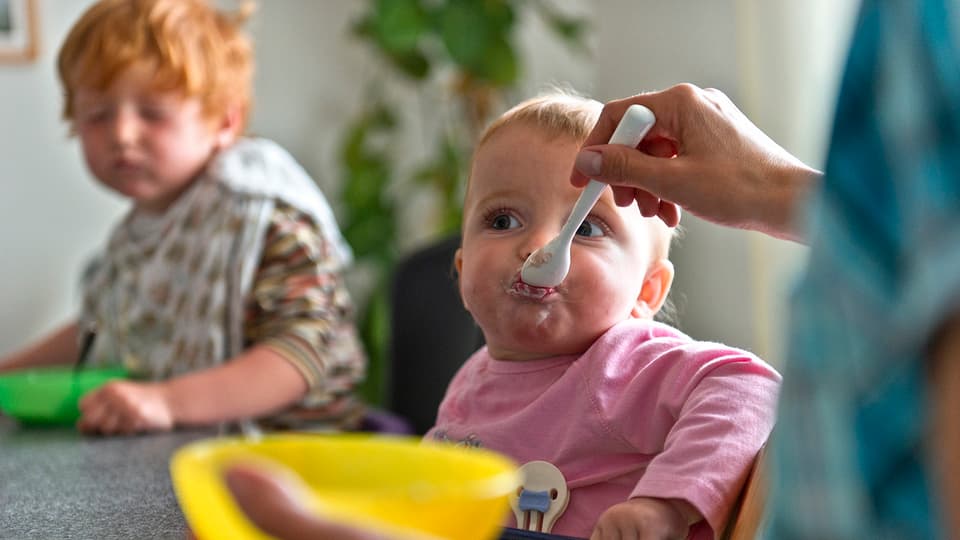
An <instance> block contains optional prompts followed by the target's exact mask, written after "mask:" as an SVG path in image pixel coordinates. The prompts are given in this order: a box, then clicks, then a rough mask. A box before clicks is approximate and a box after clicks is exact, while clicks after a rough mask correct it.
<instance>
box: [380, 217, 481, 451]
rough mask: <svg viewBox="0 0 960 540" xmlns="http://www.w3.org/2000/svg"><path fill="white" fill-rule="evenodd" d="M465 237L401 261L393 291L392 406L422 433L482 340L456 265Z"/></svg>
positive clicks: (389, 385) (389, 386) (389, 384)
mask: <svg viewBox="0 0 960 540" xmlns="http://www.w3.org/2000/svg"><path fill="white" fill-rule="evenodd" d="M459 247H460V236H459V235H457V236H451V237H448V238H444V239H442V240H440V241H438V242H436V243H434V244H431V245H429V246H427V247H425V248H422V249H420V250H418V251H415V252H414V253H412V254H410V255H409V256H407V257H406V258H405V259H403V260H402V261H400V263H399V264H397V267H396V270H395V272H394V276H393V282H392V290H391V297H390V299H391V308H390V309H391V315H390V322H391V328H390V333H391V338H390V348H389V361H388V366H387V368H388V373H387V389H388V391H387V394H388V396H387V405H388V407H389V409H390V410H391V411H393V412H394V413H396V414H399V415H400V416H402V417H404V418H405V419H407V420H408V421H409V422H410V423H411V424H412V425H413V428H414V430H415V431H416V432H417V433H419V434H423V433H426V431H427V430H428V429H430V428H431V427H433V424H434V422H435V421H436V415H437V408H438V407H439V406H440V401H441V400H442V399H443V395H444V393H445V392H446V389H447V385H448V384H449V383H450V380H451V379H453V376H454V374H456V372H457V369H459V368H460V366H461V365H463V363H464V362H465V361H466V360H467V358H469V357H470V355H471V354H473V352H474V351H476V350H477V349H478V348H480V346H482V345H483V334H482V333H481V332H480V328H479V327H477V325H476V323H474V322H473V318H472V317H471V316H470V313H468V312H467V310H466V309H464V307H463V302H461V300H460V292H459V289H458V287H457V280H456V276H455V275H454V274H455V272H454V269H453V256H454V254H455V253H456V251H457V248H459Z"/></svg>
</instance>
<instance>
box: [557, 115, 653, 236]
mask: <svg viewBox="0 0 960 540" xmlns="http://www.w3.org/2000/svg"><path fill="white" fill-rule="evenodd" d="M655 121H656V118H655V117H654V116H653V112H652V111H651V110H650V109H648V108H646V107H644V106H643V105H639V104H633V105H631V106H630V107H629V108H628V109H627V112H625V113H623V118H622V119H621V120H620V123H619V124H617V129H615V130H614V131H613V135H611V136H610V144H622V145H624V146H629V147H631V148H636V146H637V145H638V144H640V141H642V140H643V137H644V136H645V135H646V134H647V132H648V131H650V128H651V127H653V123H654V122H655ZM605 187H607V184H604V183H603V182H598V181H596V180H593V179H591V180H590V182H588V183H587V185H586V187H584V188H583V191H582V192H581V193H580V197H579V198H577V202H576V204H574V205H573V210H571V211H570V217H569V218H567V222H566V223H564V224H563V229H562V230H561V232H560V234H561V235H566V236H569V237H571V238H572V237H573V233H575V232H577V229H579V228H580V225H581V224H582V223H583V220H584V219H586V217H587V214H589V213H590V210H591V209H592V208H593V205H595V204H597V200H598V199H599V198H600V195H601V194H603V188H605ZM571 229H572V230H571Z"/></svg>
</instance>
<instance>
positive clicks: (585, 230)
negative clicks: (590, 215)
mask: <svg viewBox="0 0 960 540" xmlns="http://www.w3.org/2000/svg"><path fill="white" fill-rule="evenodd" d="M577 235H578V236H603V228H602V227H601V226H600V225H597V224H596V223H591V222H590V220H589V219H587V220H585V221H584V222H583V223H581V224H580V228H579V229H577Z"/></svg>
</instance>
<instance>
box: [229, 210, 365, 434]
mask: <svg viewBox="0 0 960 540" xmlns="http://www.w3.org/2000/svg"><path fill="white" fill-rule="evenodd" d="M339 265H340V263H339V261H338V260H336V259H334V258H332V257H331V253H330V246H329V243H328V242H325V241H324V240H323V238H322V236H321V235H320V233H319V230H318V228H317V225H316V224H315V223H314V222H313V220H311V219H310V217H309V216H307V215H306V214H304V213H302V212H300V211H298V210H296V209H294V208H292V207H290V206H288V205H285V204H282V203H279V204H277V207H276V209H275V211H274V213H273V217H272V219H271V220H270V225H269V228H268V229H267V236H266V240H265V245H264V251H263V259H262V262H261V264H260V268H259V269H258V270H257V275H256V279H255V281H254V285H253V293H252V295H251V298H250V301H249V303H248V305H247V309H246V313H245V316H244V342H245V345H246V346H247V347H250V346H252V345H254V344H261V345H268V346H270V347H271V348H272V349H274V350H275V351H276V352H277V353H279V354H280V355H282V356H283V357H284V358H286V359H287V360H289V361H290V363H291V364H293V365H294V367H296V368H297V369H298V370H299V371H300V373H301V374H302V375H303V377H304V379H306V381H307V383H308V384H309V386H310V391H309V393H308V394H307V396H306V398H305V399H304V400H303V401H302V403H301V406H299V407H296V408H294V409H293V410H290V411H285V412H283V413H280V414H278V415H275V416H273V417H271V418H270V419H268V420H265V421H264V423H267V424H269V425H270V426H272V427H300V426H302V425H303V424H313V423H323V422H333V423H335V424H337V427H341V428H345V427H353V426H355V425H356V423H357V421H358V420H359V418H360V415H361V413H362V411H363V408H362V407H361V405H360V403H359V402H358V401H357V400H355V399H354V398H353V396H352V391H353V389H354V387H355V386H356V384H357V383H358V382H359V381H360V379H361V378H362V377H363V374H364V367H365V357H364V354H363V350H362V348H361V347H360V344H359V343H360V342H359V339H358V338H357V334H356V330H355V327H354V325H353V305H352V302H351V300H350V296H349V294H348V292H347V289H346V286H345V284H344V280H343V276H342V274H341V273H340V271H339Z"/></svg>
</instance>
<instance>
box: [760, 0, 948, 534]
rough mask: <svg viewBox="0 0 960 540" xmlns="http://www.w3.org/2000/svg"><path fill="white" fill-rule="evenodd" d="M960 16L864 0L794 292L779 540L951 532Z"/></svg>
mask: <svg viewBox="0 0 960 540" xmlns="http://www.w3.org/2000/svg"><path fill="white" fill-rule="evenodd" d="M958 14H960V5H958V3H957V2H951V1H950V0H915V1H908V0H887V1H882V2H881V1H877V0H865V1H864V2H863V5H862V8H861V12H860V15H859V18H858V21H857V27H856V32H855V34H854V39H853V42H852V46H851V51H850V56H849V59H848V63H847V66H846V71H845V74H844V77H843V82H842V87H841V92H840V97H839V101H838V105H837V112H836V120H835V125H834V131H833V136H832V143H831V148H830V152H829V156H828V162H827V168H826V175H825V180H824V184H823V186H822V189H821V190H820V192H819V194H818V195H817V197H816V199H815V201H814V204H813V207H812V214H811V217H812V221H811V225H812V229H811V233H810V235H809V237H810V239H811V252H810V260H809V263H808V268H807V271H806V273H805V275H804V276H803V278H802V280H801V282H800V283H799V286H798V288H797V289H796V291H795V294H794V298H793V307H792V313H791V323H792V332H791V336H790V349H789V351H790V354H789V357H788V361H787V364H786V369H785V372H784V377H783V382H784V385H783V389H782V393H781V404H780V412H779V419H778V423H777V428H776V430H775V432H774V435H773V444H772V448H773V452H772V457H773V464H774V475H773V477H774V485H773V488H774V489H773V493H772V498H771V503H770V505H771V508H772V516H771V519H770V529H769V530H768V533H769V537H770V538H771V539H775V540H790V539H794V538H810V539H818V540H819V539H831V540H832V539H847V538H851V539H853V538H857V539H862V538H869V539H885V538H897V539H911V538H939V537H943V536H945V534H944V531H943V530H942V521H941V519H940V517H939V516H938V515H937V509H936V507H935V504H934V501H933V499H932V498H931V496H930V494H931V489H932V488H933V486H934V482H932V481H931V476H930V475H931V472H932V471H931V470H930V463H929V462H928V460H927V456H928V455H929V452H930V449H929V448H927V447H926V444H927V442H926V441H927V433H928V431H929V429H930V425H929V417H928V414H927V407H928V400H929V395H928V393H929V388H928V384H927V380H926V376H927V371H926V370H927V367H928V358H927V353H926V348H927V346H928V344H929V342H930V340H931V337H932V336H933V334H934V333H935V332H936V331H937V329H938V327H939V325H940V323H941V321H944V320H945V319H946V318H947V317H948V316H949V315H950V313H951V312H953V311H956V309H957V305H958V304H957V302H958V298H960V54H958V47H957V44H958V40H957V36H958V34H957V30H958V29H960V27H958V26H957V23H958V21H960V19H958Z"/></svg>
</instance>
